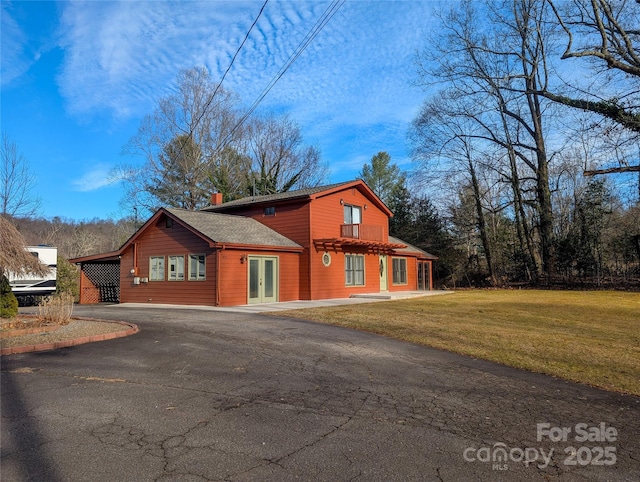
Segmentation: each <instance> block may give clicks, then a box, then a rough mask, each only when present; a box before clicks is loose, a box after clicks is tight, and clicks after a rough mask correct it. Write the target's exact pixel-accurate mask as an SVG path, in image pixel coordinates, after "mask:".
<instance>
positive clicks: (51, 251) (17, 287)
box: [7, 245, 58, 305]
mask: <svg viewBox="0 0 640 482" xmlns="http://www.w3.org/2000/svg"><path fill="white" fill-rule="evenodd" d="M26 249H27V251H29V252H30V253H32V254H33V256H35V257H37V258H38V259H39V260H40V262H41V263H42V264H44V265H46V266H47V267H48V268H49V271H48V272H47V273H46V274H44V275H36V274H33V273H29V272H21V273H9V274H8V276H7V277H8V278H9V284H10V285H11V291H13V294H14V295H16V298H18V302H19V303H20V304H21V305H29V304H34V303H36V302H37V301H38V298H40V297H42V296H48V295H51V294H53V293H54V292H55V291H56V277H57V263H58V248H55V247H53V246H45V245H42V246H27V247H26Z"/></svg>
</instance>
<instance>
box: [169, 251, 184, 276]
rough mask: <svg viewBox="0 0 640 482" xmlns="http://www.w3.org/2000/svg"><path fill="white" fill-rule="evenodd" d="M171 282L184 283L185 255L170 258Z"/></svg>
mask: <svg viewBox="0 0 640 482" xmlns="http://www.w3.org/2000/svg"><path fill="white" fill-rule="evenodd" d="M167 276H168V279H169V281H184V255H183V254H177V255H172V256H169V272H168V274H167Z"/></svg>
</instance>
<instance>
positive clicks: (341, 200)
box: [340, 198, 344, 206]
mask: <svg viewBox="0 0 640 482" xmlns="http://www.w3.org/2000/svg"><path fill="white" fill-rule="evenodd" d="M340 204H342V205H343V206H344V199H342V198H340Z"/></svg>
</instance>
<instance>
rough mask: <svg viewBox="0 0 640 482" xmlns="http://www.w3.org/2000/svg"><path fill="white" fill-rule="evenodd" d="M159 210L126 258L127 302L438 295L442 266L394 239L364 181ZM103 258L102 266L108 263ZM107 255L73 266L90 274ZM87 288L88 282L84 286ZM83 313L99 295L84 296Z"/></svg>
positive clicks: (123, 298) (123, 293) (128, 246)
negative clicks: (436, 275)
mask: <svg viewBox="0 0 640 482" xmlns="http://www.w3.org/2000/svg"><path fill="white" fill-rule="evenodd" d="M220 197H221V196H220V195H214V196H213V197H212V205H211V206H209V207H207V208H205V209H202V210H200V211H185V210H181V209H160V210H159V211H158V212H156V213H155V214H154V215H153V216H152V217H151V218H150V219H149V220H148V221H147V222H146V223H145V224H144V226H142V227H141V228H140V229H139V230H138V231H137V232H136V233H135V234H134V235H133V236H132V237H131V238H130V239H129V240H128V241H127V242H126V243H125V244H124V245H123V246H122V248H120V250H119V251H118V252H117V253H107V254H108V255H109V256H110V259H113V256H114V254H117V255H118V256H119V257H120V302H123V303H126V302H144V303H147V302H148V303H169V304H192V305H212V306H233V305H242V304H248V303H261V302H262V303H264V302H275V301H294V300H316V299H329V298H346V297H349V296H351V295H355V294H361V293H378V292H385V291H410V290H429V289H432V281H431V273H432V267H431V263H432V262H433V260H434V259H435V257H434V256H431V255H429V254H428V253H425V252H424V251H422V250H420V249H418V248H415V247H414V246H411V245H408V244H407V243H404V242H403V241H401V240H399V239H396V238H392V237H389V218H390V216H392V213H391V211H389V209H388V208H387V207H386V206H385V205H384V204H383V203H382V202H381V201H380V199H378V197H377V196H376V195H375V194H374V193H373V192H372V191H371V190H370V189H369V187H368V186H367V185H366V184H365V183H364V182H362V181H350V182H346V183H340V184H334V185H330V186H322V187H316V188H309V189H303V190H299V191H294V192H288V193H278V194H273V195H266V196H254V197H249V198H243V199H239V200H236V201H231V202H227V203H221V202H220ZM101 256H102V257H101ZM104 256H105V255H95V256H89V257H84V258H77V259H75V260H72V261H73V262H76V263H79V264H80V265H81V266H82V267H83V269H82V271H83V273H84V271H86V269H85V268H86V267H88V266H90V265H91V264H92V263H96V262H100V261H101V260H102V259H103V257H104ZM82 280H83V282H84V283H87V281H88V278H87V276H84V275H83V277H82ZM85 292H86V293H87V294H89V293H90V292H91V293H93V294H94V296H93V297H89V296H86V297H83V296H82V294H81V300H80V302H81V303H86V302H95V301H96V300H95V292H96V287H95V286H93V287H91V286H86V287H81V293H85Z"/></svg>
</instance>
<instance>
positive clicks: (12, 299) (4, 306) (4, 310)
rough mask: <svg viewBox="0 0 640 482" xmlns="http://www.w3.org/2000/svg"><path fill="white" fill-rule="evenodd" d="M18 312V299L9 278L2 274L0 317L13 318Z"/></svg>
mask: <svg viewBox="0 0 640 482" xmlns="http://www.w3.org/2000/svg"><path fill="white" fill-rule="evenodd" d="M17 314H18V300H17V299H16V295H14V294H13V291H11V285H10V284H9V279H8V278H7V277H6V276H5V275H2V280H1V281H0V318H13V317H14V316H16V315H17Z"/></svg>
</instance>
